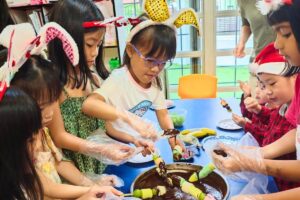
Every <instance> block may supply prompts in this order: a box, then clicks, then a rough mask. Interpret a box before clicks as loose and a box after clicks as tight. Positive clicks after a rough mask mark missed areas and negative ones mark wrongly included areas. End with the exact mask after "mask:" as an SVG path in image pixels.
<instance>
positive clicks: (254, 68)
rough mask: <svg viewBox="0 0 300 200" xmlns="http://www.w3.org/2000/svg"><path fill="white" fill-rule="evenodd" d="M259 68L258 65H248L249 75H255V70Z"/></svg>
mask: <svg viewBox="0 0 300 200" xmlns="http://www.w3.org/2000/svg"><path fill="white" fill-rule="evenodd" d="M258 68H259V65H258V64H257V63H254V62H253V63H250V64H249V65H248V70H249V72H250V73H251V74H256V70H257V69H258Z"/></svg>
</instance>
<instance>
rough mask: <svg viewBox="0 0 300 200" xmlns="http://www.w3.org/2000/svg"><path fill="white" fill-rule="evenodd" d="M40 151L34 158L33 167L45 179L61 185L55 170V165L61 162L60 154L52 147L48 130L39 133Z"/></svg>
mask: <svg viewBox="0 0 300 200" xmlns="http://www.w3.org/2000/svg"><path fill="white" fill-rule="evenodd" d="M40 134H42V135H41V137H40V141H38V142H41V149H42V150H40V151H38V152H37V153H36V156H35V167H36V168H37V169H39V170H40V171H41V172H42V173H43V174H44V175H45V176H46V177H47V178H49V179H50V180H52V181H53V182H55V183H61V179H60V177H59V175H58V173H57V170H56V168H55V163H56V162H60V161H61V160H62V154H61V153H60V151H59V150H58V149H57V147H56V146H55V145H54V143H53V141H52V139H51V137H50V134H49V130H48V128H43V130H42V131H41V133H40Z"/></svg>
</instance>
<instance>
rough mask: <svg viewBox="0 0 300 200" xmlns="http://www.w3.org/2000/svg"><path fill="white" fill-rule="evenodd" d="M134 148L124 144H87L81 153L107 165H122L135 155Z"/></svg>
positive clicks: (82, 147)
mask: <svg viewBox="0 0 300 200" xmlns="http://www.w3.org/2000/svg"><path fill="white" fill-rule="evenodd" d="M134 151H135V150H134V148H132V147H130V146H128V145H123V144H97V143H94V142H87V144H86V145H84V146H81V149H80V150H79V152H80V153H83V154H86V155H88V156H92V157H94V158H96V159H98V160H101V161H103V162H104V163H106V164H120V163H122V162H124V161H126V160H128V159H130V158H131V156H132V155H133V153H134Z"/></svg>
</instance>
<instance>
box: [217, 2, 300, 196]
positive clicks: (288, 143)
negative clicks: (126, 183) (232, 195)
mask: <svg viewBox="0 0 300 200" xmlns="http://www.w3.org/2000/svg"><path fill="white" fill-rule="evenodd" d="M261 4H262V5H264V8H266V10H265V13H268V19H269V23H270V24H271V25H272V27H273V28H274V29H275V31H276V33H277V38H276V41H275V48H277V49H278V50H279V52H280V54H282V55H284V56H285V58H286V59H287V60H288V62H289V64H290V65H291V66H293V67H286V69H285V74H294V73H297V72H299V66H300V30H299V27H300V23H299V22H300V12H299V9H300V1H299V0H293V1H282V2H278V1H268V2H261ZM265 4H266V5H265ZM299 84H300V77H299V76H297V79H296V83H295V90H294V91H295V94H294V98H293V100H292V102H291V105H290V106H289V109H288V111H287V113H286V115H285V116H286V118H287V119H288V120H290V121H291V123H295V122H297V120H296V119H297V118H298V116H299V107H300V106H299V98H300V96H299V94H300V92H299ZM285 89H286V90H289V91H291V89H289V88H285ZM297 124H299V122H297ZM297 129H298V127H297ZM295 133H296V130H295V129H294V130H291V131H289V132H288V133H286V134H285V135H284V136H283V137H282V138H280V139H279V140H277V141H276V142H274V143H272V144H270V145H267V146H266V147H264V148H262V149H261V152H262V155H263V157H264V158H265V159H263V160H255V159H253V158H249V157H246V156H244V155H242V154H240V153H237V152H233V151H232V150H229V149H228V148H227V150H228V151H231V153H233V154H234V158H233V157H232V159H228V161H229V162H230V163H231V164H230V163H227V162H223V163H222V164H223V165H226V167H229V165H231V167H230V168H231V169H233V168H235V167H236V165H235V164H233V163H232V161H234V160H235V159H236V158H237V157H238V158H239V160H240V161H243V163H244V164H246V163H248V164H249V166H248V167H247V168H248V170H250V171H256V172H260V173H265V174H268V175H272V176H277V177H282V178H285V179H288V180H294V181H299V179H300V174H299V161H297V160H296V161H276V160H274V161H273V160H268V159H270V158H274V157H278V156H281V155H284V154H286V153H290V152H293V151H295V149H296V148H295V147H297V146H295V138H296V137H295V136H296V134H295ZM298 142H299V141H298V140H297V139H296V143H298ZM298 150H299V147H297V151H298ZM214 157H217V156H215V155H214ZM222 161H224V160H222ZM222 161H221V162H222ZM232 164H233V165H232ZM243 167H245V166H243ZM236 170H240V167H238V168H235V169H234V171H236ZM299 194H300V192H299V188H298V189H293V190H287V191H284V192H279V193H274V194H265V195H252V196H241V197H238V198H236V199H249V198H250V199H266V200H269V199H272V200H274V199H275V200H276V199H297V198H298V196H299Z"/></svg>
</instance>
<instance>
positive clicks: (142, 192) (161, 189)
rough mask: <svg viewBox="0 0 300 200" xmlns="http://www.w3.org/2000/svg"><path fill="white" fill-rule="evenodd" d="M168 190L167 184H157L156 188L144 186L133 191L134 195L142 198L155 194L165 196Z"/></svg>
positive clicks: (151, 196) (148, 197)
mask: <svg viewBox="0 0 300 200" xmlns="http://www.w3.org/2000/svg"><path fill="white" fill-rule="evenodd" d="M166 192H167V189H166V187H165V186H157V187H156V188H153V189H151V188H143V189H135V190H134V191H133V197H137V198H141V199H150V198H153V197H154V196H163V195H165V194H166Z"/></svg>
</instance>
